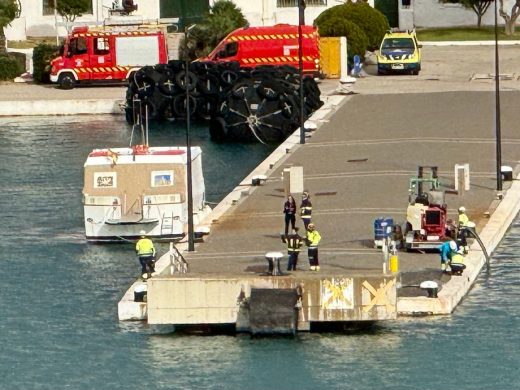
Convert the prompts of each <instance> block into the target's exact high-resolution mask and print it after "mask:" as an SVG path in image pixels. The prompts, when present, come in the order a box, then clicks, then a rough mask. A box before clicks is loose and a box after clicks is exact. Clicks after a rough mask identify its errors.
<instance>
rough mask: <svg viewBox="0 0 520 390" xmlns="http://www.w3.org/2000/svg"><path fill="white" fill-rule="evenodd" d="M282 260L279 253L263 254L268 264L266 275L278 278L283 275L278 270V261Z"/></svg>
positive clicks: (281, 255)
mask: <svg viewBox="0 0 520 390" xmlns="http://www.w3.org/2000/svg"><path fill="white" fill-rule="evenodd" d="M282 258H283V254H282V253H281V252H267V253H266V254H265V259H266V260H267V262H268V264H269V268H268V270H267V273H268V274H269V275H272V276H280V275H283V272H282V271H281V270H280V260H281V259H282Z"/></svg>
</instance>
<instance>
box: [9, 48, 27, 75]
mask: <svg viewBox="0 0 520 390" xmlns="http://www.w3.org/2000/svg"><path fill="white" fill-rule="evenodd" d="M9 57H13V58H14V59H15V60H16V62H18V65H19V66H20V68H21V69H22V73H24V72H25V71H26V70H27V68H26V66H25V64H26V61H27V56H26V55H25V53H18V52H16V51H12V52H9Z"/></svg>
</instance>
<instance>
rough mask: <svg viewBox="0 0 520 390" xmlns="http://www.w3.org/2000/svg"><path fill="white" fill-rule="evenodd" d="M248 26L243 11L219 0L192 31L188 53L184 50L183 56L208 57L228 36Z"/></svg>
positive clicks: (225, 0) (191, 57)
mask: <svg viewBox="0 0 520 390" xmlns="http://www.w3.org/2000/svg"><path fill="white" fill-rule="evenodd" d="M246 24H247V20H246V18H245V17H244V15H243V14H242V11H241V9H240V8H238V7H237V6H236V5H235V4H234V3H233V2H232V1H230V0H217V1H216V2H215V3H214V4H213V6H212V7H211V8H210V10H209V13H208V15H207V16H206V18H205V19H204V22H203V23H200V24H198V25H197V26H195V28H193V29H192V30H191V31H190V34H189V36H188V42H187V48H188V49H187V53H186V50H183V56H185V55H186V54H187V55H188V56H189V58H190V59H195V58H199V57H203V56H206V55H208V54H209V53H210V52H211V50H213V49H214V48H215V46H217V45H218V44H219V42H220V41H221V40H222V39H223V38H225V37H226V35H228V34H229V33H230V32H231V31H233V30H236V29H237V28H240V27H244V26H245V25H246ZM183 46H184V45H183Z"/></svg>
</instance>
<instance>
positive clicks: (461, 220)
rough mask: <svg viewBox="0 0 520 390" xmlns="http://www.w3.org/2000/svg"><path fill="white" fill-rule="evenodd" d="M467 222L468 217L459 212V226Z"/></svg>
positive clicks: (465, 224)
mask: <svg viewBox="0 0 520 390" xmlns="http://www.w3.org/2000/svg"><path fill="white" fill-rule="evenodd" d="M468 222H469V218H468V216H467V215H466V214H464V213H462V214H459V227H462V226H467V225H468Z"/></svg>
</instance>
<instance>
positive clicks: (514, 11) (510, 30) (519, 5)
mask: <svg viewBox="0 0 520 390" xmlns="http://www.w3.org/2000/svg"><path fill="white" fill-rule="evenodd" d="M499 2H500V6H499V9H498V12H499V14H500V16H501V17H502V18H503V19H504V21H505V22H506V24H505V33H506V35H513V34H514V33H515V25H516V20H517V19H518V16H520V0H516V1H515V2H514V3H513V5H512V6H511V14H510V15H509V14H508V13H507V12H506V11H504V0H499Z"/></svg>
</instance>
